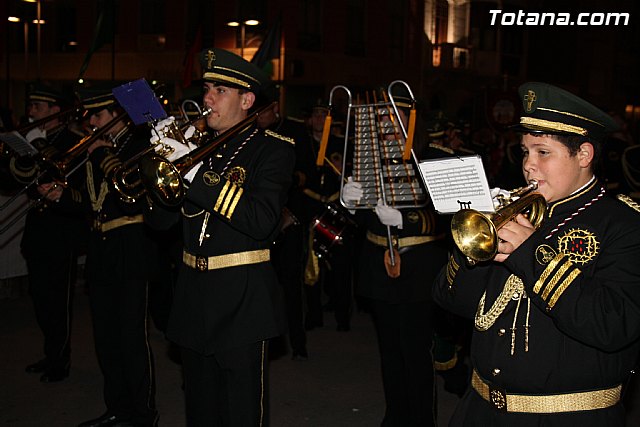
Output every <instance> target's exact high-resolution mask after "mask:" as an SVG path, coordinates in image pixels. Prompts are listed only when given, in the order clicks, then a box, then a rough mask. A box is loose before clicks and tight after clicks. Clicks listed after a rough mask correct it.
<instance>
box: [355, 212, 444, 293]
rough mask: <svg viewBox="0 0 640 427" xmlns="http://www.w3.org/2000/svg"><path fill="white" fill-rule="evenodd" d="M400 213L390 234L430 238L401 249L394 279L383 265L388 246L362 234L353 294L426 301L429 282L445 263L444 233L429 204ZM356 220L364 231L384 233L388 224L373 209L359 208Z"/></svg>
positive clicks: (383, 234)
mask: <svg viewBox="0 0 640 427" xmlns="http://www.w3.org/2000/svg"><path fill="white" fill-rule="evenodd" d="M400 212H401V213H402V223H403V226H402V229H398V228H396V227H392V236H394V237H397V238H399V239H404V238H407V237H409V238H411V237H416V238H423V237H426V236H429V238H431V239H433V240H432V241H430V242H426V243H422V244H419V245H412V246H407V247H405V248H400V276H399V277H397V278H395V279H394V278H391V277H389V275H388V274H387V271H386V269H385V266H384V252H385V251H386V250H387V249H388V245H387V246H381V245H379V244H375V243H373V242H371V241H370V240H369V239H368V238H367V237H366V236H365V238H364V242H363V244H362V253H361V254H360V270H359V271H360V273H359V276H358V283H357V286H356V293H357V294H359V295H361V296H365V297H369V298H373V299H375V300H380V301H386V302H390V303H407V302H418V301H429V300H431V286H430V285H429V284H430V283H432V282H433V280H434V279H435V277H436V275H437V274H438V272H439V271H440V269H441V268H442V266H443V265H444V264H445V263H446V262H447V247H446V244H445V234H444V232H443V230H442V227H440V225H439V221H440V220H441V219H440V218H439V217H438V216H437V215H436V214H435V213H434V212H433V210H432V209H431V208H428V207H427V208H409V209H401V210H400ZM356 221H357V222H358V224H359V225H360V226H362V228H363V229H366V230H367V233H373V234H374V235H376V236H378V237H386V236H387V227H386V226H385V225H384V224H382V223H381V222H380V220H379V219H378V216H377V215H376V214H375V212H374V211H373V210H370V209H367V210H359V211H358V212H356Z"/></svg>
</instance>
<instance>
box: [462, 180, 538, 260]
mask: <svg viewBox="0 0 640 427" xmlns="http://www.w3.org/2000/svg"><path fill="white" fill-rule="evenodd" d="M537 188H538V183H537V182H536V181H535V180H532V181H530V183H529V185H528V186H526V187H521V188H518V189H515V190H512V191H511V192H510V196H509V197H507V198H505V199H504V200H503V201H502V202H501V203H502V205H501V206H499V208H498V209H497V210H496V211H495V212H494V213H482V212H480V211H477V210H474V209H462V210H460V211H458V212H456V213H455V214H454V215H453V218H452V219H451V234H452V237H453V241H454V242H455V244H456V246H457V247H458V249H460V251H461V252H462V253H463V254H464V255H465V256H466V257H467V261H468V262H469V264H471V265H473V264H475V263H477V262H482V261H489V260H491V259H493V258H494V257H495V256H496V254H497V253H498V230H499V229H500V228H502V227H503V226H504V225H505V224H506V223H507V222H509V221H511V220H512V219H514V218H515V217H516V215H518V214H520V213H522V214H525V215H526V216H527V218H528V219H529V221H530V222H531V224H532V225H533V226H534V227H535V228H536V229H537V228H538V227H540V225H542V222H543V220H544V214H545V212H546V209H547V202H546V200H545V199H544V196H543V195H542V194H540V193H539V192H537V191H535V190H536V189H537Z"/></svg>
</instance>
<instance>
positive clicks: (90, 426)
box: [78, 413, 132, 427]
mask: <svg viewBox="0 0 640 427" xmlns="http://www.w3.org/2000/svg"><path fill="white" fill-rule="evenodd" d="M130 425H132V424H130V423H129V421H128V420H123V419H122V418H118V417H116V416H115V415H111V414H109V413H106V414H104V415H101V416H99V417H98V418H94V419H92V420H89V421H85V422H83V423H80V424H78V427H117V426H120V427H124V426H130Z"/></svg>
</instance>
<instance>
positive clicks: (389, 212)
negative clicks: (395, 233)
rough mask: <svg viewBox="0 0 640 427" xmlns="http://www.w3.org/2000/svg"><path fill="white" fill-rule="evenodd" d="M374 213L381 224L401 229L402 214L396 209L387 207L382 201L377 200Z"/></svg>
mask: <svg viewBox="0 0 640 427" xmlns="http://www.w3.org/2000/svg"><path fill="white" fill-rule="evenodd" d="M375 211H376V215H378V218H379V219H380V222H381V223H383V224H384V225H388V226H390V227H398V228H400V229H402V213H401V212H400V211H399V210H398V209H396V208H392V207H391V206H387V205H385V204H384V203H383V202H382V199H378V204H377V205H376V208H375Z"/></svg>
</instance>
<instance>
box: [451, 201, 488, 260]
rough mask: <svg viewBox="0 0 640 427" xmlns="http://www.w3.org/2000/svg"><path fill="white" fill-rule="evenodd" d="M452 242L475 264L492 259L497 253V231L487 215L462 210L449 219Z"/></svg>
mask: <svg viewBox="0 0 640 427" xmlns="http://www.w3.org/2000/svg"><path fill="white" fill-rule="evenodd" d="M451 233H452V237H453V241H454V242H455V244H456V245H457V246H458V248H459V249H460V251H461V252H462V253H463V254H464V255H466V256H467V258H469V259H472V260H474V261H476V262H482V261H488V260H490V259H492V258H493V257H494V256H495V255H496V253H497V251H498V230H497V229H496V227H495V225H494V224H493V222H492V221H491V218H489V217H488V216H487V215H485V214H483V213H482V212H479V211H475V210H473V209H462V210H460V211H458V212H456V213H455V215H453V218H452V219H451Z"/></svg>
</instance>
